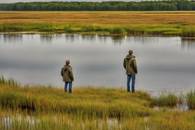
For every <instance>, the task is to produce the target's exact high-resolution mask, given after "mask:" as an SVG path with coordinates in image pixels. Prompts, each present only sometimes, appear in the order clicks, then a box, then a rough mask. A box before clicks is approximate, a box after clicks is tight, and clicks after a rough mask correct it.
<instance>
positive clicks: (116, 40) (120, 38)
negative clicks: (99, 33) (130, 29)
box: [111, 36, 125, 45]
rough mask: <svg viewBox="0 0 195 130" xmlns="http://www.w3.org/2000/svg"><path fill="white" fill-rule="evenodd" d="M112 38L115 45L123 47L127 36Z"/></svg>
mask: <svg viewBox="0 0 195 130" xmlns="http://www.w3.org/2000/svg"><path fill="white" fill-rule="evenodd" d="M111 38H112V41H113V43H114V45H121V44H122V43H123V40H124V39H125V36H112V37H111Z"/></svg>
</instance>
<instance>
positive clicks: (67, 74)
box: [61, 60, 74, 93]
mask: <svg viewBox="0 0 195 130" xmlns="http://www.w3.org/2000/svg"><path fill="white" fill-rule="evenodd" d="M61 76H62V78H63V81H64V82H65V85H64V91H65V92H67V88H68V87H69V93H72V82H73V81H74V76H73V72H72V67H71V66H70V61H69V60H66V62H65V65H64V67H63V68H62V69H61Z"/></svg>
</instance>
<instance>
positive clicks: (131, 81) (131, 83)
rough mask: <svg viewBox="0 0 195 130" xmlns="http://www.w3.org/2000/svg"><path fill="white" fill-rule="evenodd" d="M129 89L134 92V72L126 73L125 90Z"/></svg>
mask: <svg viewBox="0 0 195 130" xmlns="http://www.w3.org/2000/svg"><path fill="white" fill-rule="evenodd" d="M130 88H131V91H132V92H133V93H134V92H135V74H131V75H127V91H128V92H130Z"/></svg>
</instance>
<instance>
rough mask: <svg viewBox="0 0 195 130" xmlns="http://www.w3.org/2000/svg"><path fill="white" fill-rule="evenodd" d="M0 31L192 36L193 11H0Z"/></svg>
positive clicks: (194, 21)
mask: <svg viewBox="0 0 195 130" xmlns="http://www.w3.org/2000/svg"><path fill="white" fill-rule="evenodd" d="M0 31H1V32H60V33H64V32H65V33H87V34H101V35H177V36H186V37H190V36H194V35H195V12H179V11H178V12H130V11H129V12H128V11H108V12H106V11H99V12H98V11H91V12H89V11H83V12H82V11H79V12H76V11H73V12H71V11H67V12H66V11H64V12H60V11H59V12H55V11H54V12H47V11H33V12H30V11H29V12H28V11H27V12H25V11H24V12H22V11H21V12H14V11H10V12H9V11H7V12H5V11H2V12H0Z"/></svg>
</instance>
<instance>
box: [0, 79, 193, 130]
mask: <svg viewBox="0 0 195 130" xmlns="http://www.w3.org/2000/svg"><path fill="white" fill-rule="evenodd" d="M183 96H184V98H185V100H186V101H187V106H188V110H182V109H179V108H178V107H177V105H178V104H181V102H182V100H183V99H184V98H183V99H182V100H181V98H180V97H179V96H176V95H173V94H167V95H161V96H160V97H151V96H150V95H149V94H147V93H146V92H141V91H137V92H136V93H126V92H125V90H122V89H113V88H110V89H109V88H90V87H85V88H76V89H74V94H65V93H64V92H63V89H61V88H56V87H54V86H53V87H51V86H50V87H48V86H29V85H28V86H23V85H20V84H19V83H17V82H16V81H14V80H6V79H5V78H3V77H1V80H0V106H1V108H0V109H1V112H0V117H1V124H0V128H1V129H12V130H19V129H20V130H21V129H22V130H25V129H32V130H34V129H39V130H45V129H49V130H50V129H51V130H53V129H60V130H61V129H68V130H75V129H85V130H86V129H87V130H90V129H95V130H96V129H97V130H98V129H103V130H110V129H121V130H124V129H135V130H145V129H150V130H160V129H167V130H193V129H194V125H193V124H194V116H195V113H194V109H195V100H194V99H195V98H194V97H195V93H194V92H189V93H188V94H186V95H183Z"/></svg>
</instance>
